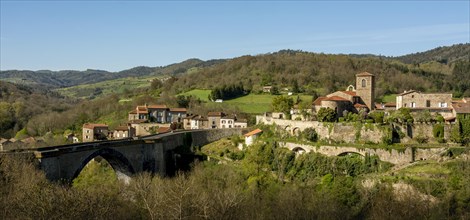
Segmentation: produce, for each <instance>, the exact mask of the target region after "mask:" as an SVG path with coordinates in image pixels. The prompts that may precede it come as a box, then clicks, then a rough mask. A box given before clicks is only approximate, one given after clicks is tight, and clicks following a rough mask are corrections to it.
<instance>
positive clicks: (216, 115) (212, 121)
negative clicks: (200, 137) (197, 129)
mask: <svg viewBox="0 0 470 220" xmlns="http://www.w3.org/2000/svg"><path fill="white" fill-rule="evenodd" d="M222 117H225V113H223V112H209V113H207V119H208V120H209V127H210V128H220V119H222Z"/></svg>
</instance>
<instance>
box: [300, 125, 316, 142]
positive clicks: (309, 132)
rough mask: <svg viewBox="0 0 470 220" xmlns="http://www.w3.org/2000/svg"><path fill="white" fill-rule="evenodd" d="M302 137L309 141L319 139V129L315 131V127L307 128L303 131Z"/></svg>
mask: <svg viewBox="0 0 470 220" xmlns="http://www.w3.org/2000/svg"><path fill="white" fill-rule="evenodd" d="M302 137H303V138H304V139H305V140H308V141H312V142H316V141H318V133H317V131H315V129H314V128H306V129H305V130H304V131H303V132H302Z"/></svg>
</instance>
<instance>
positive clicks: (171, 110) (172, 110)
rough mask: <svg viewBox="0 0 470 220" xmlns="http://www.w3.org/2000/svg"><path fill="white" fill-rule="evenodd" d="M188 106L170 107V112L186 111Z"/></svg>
mask: <svg viewBox="0 0 470 220" xmlns="http://www.w3.org/2000/svg"><path fill="white" fill-rule="evenodd" d="M186 111H187V110H186V108H170V112H186Z"/></svg>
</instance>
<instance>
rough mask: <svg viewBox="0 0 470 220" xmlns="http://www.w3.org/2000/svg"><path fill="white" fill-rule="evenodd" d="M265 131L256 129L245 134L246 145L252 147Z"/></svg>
mask: <svg viewBox="0 0 470 220" xmlns="http://www.w3.org/2000/svg"><path fill="white" fill-rule="evenodd" d="M261 133H263V131H262V130H261V129H258V128H257V129H255V130H253V131H250V132H248V133H246V134H245V145H246V146H250V145H252V144H253V142H254V141H255V140H256V138H258V136H259V135H261Z"/></svg>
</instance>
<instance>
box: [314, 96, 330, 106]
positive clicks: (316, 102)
mask: <svg viewBox="0 0 470 220" xmlns="http://www.w3.org/2000/svg"><path fill="white" fill-rule="evenodd" d="M326 98H327V97H325V96H320V97H318V98H317V99H315V101H313V105H321V101H323V100H325V99H326Z"/></svg>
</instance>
